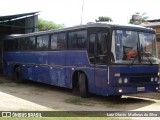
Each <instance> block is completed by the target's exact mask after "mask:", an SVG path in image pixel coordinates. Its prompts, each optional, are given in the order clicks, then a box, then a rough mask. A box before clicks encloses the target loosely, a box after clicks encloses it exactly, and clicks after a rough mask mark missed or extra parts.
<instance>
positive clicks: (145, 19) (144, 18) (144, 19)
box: [129, 12, 149, 24]
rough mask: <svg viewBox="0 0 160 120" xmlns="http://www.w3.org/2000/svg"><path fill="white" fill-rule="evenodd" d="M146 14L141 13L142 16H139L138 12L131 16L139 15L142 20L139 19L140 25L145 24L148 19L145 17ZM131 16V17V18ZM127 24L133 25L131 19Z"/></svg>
mask: <svg viewBox="0 0 160 120" xmlns="http://www.w3.org/2000/svg"><path fill="white" fill-rule="evenodd" d="M146 14H147V13H142V14H140V13H139V12H136V13H135V14H133V15H140V16H141V17H142V18H141V23H145V22H147V19H148V18H149V17H148V16H146ZM133 15H132V16H133ZM129 23H130V24H133V19H132V18H131V19H130V20H129Z"/></svg>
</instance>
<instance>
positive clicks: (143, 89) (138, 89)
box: [137, 87, 145, 91]
mask: <svg viewBox="0 0 160 120" xmlns="http://www.w3.org/2000/svg"><path fill="white" fill-rule="evenodd" d="M137 91H145V87H137Z"/></svg>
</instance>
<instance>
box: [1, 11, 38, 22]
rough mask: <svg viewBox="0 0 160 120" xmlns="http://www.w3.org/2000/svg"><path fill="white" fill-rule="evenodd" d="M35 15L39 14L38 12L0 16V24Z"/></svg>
mask: <svg viewBox="0 0 160 120" xmlns="http://www.w3.org/2000/svg"><path fill="white" fill-rule="evenodd" d="M37 13H39V11H38V12H30V13H23V14H16V15H7V16H0V22H3V21H11V20H13V19H17V18H21V17H25V16H29V15H35V14H37Z"/></svg>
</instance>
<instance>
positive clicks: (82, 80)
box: [79, 73, 88, 98]
mask: <svg viewBox="0 0 160 120" xmlns="http://www.w3.org/2000/svg"><path fill="white" fill-rule="evenodd" d="M79 92H80V96H81V97H82V98H86V97H88V86H87V79H86V76H85V74H83V73H81V74H80V75H79Z"/></svg>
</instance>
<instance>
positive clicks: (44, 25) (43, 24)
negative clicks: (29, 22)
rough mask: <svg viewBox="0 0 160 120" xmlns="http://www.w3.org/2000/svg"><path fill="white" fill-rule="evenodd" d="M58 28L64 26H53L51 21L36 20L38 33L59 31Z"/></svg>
mask: <svg viewBox="0 0 160 120" xmlns="http://www.w3.org/2000/svg"><path fill="white" fill-rule="evenodd" d="M59 28H64V25H59V24H55V23H54V22H52V21H47V20H43V19H38V30H39V31H45V30H51V29H59Z"/></svg>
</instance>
